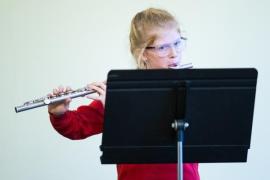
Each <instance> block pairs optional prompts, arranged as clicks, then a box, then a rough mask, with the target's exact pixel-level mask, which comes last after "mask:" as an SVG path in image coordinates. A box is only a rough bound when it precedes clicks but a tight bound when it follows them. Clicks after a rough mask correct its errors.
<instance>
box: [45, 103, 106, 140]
mask: <svg viewBox="0 0 270 180" xmlns="http://www.w3.org/2000/svg"><path fill="white" fill-rule="evenodd" d="M103 117H104V108H103V105H102V103H101V102H100V101H93V102H92V103H90V104H89V105H86V106H80V107H78V109H77V110H74V111H67V112H66V113H65V114H63V115H61V116H55V115H53V114H50V121H51V123H52V126H53V127H54V129H55V130H56V131H57V132H58V133H60V134H61V135H63V136H65V137H66V138H69V139H72V140H78V139H84V138H87V137H89V136H92V135H95V134H98V133H101V132H102V130H103Z"/></svg>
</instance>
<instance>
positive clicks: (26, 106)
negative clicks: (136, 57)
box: [15, 63, 193, 113]
mask: <svg viewBox="0 0 270 180" xmlns="http://www.w3.org/2000/svg"><path fill="white" fill-rule="evenodd" d="M192 67H193V65H192V63H188V64H183V65H180V66H176V67H173V68H171V69H190V68H192ZM92 93H95V91H94V90H89V89H88V88H86V87H83V88H80V89H76V90H70V91H67V92H63V93H60V94H58V95H53V96H44V97H41V98H38V99H35V100H32V101H27V102H25V103H23V105H21V106H16V107H15V111H16V113H18V112H22V111H26V110H30V109H34V108H38V107H42V106H46V105H50V104H53V103H57V102H61V101H63V100H65V99H68V98H71V99H73V98H77V97H83V96H86V95H88V94H92Z"/></svg>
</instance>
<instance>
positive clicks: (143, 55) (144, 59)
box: [142, 51, 147, 62]
mask: <svg viewBox="0 0 270 180" xmlns="http://www.w3.org/2000/svg"><path fill="white" fill-rule="evenodd" d="M146 56H147V55H146V52H145V51H144V52H143V54H142V60H143V61H144V62H146V61H147V57H146Z"/></svg>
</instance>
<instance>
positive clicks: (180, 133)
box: [172, 120, 189, 180]
mask: <svg viewBox="0 0 270 180" xmlns="http://www.w3.org/2000/svg"><path fill="white" fill-rule="evenodd" d="M188 126H189V124H188V123H187V122H184V121H182V120H175V122H174V123H172V128H173V129H174V130H176V131H177V179H178V180H183V141H184V130H185V129H186V128H187V127H188Z"/></svg>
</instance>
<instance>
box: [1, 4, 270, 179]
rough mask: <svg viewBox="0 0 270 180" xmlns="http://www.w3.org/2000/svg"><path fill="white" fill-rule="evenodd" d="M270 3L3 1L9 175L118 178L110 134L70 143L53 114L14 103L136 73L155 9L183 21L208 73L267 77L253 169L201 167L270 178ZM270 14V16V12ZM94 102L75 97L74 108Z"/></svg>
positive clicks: (4, 149) (210, 172)
mask: <svg viewBox="0 0 270 180" xmlns="http://www.w3.org/2000/svg"><path fill="white" fill-rule="evenodd" d="M269 5H270V3H269V1H268V0H260V1H255V0H226V1H225V0H224V1H216V0H200V1H196V0H189V1H184V0H179V1H173V0H172V1H166V2H165V1H161V0H159V1H152V0H148V1H147V0H136V1H125V0H122V1H120V0H114V1H101V0H92V1H90V0H88V1H87V0H76V1H75V0H46V1H41V0H35V1H34V0H23V1H22V0H0V80H1V81H0V83H1V90H0V91H1V119H0V122H1V125H0V179H3V180H29V179H40V180H41V179H44V180H45V179H50V180H59V179H66V180H73V179H116V168H115V166H114V165H105V166H104V165H101V164H100V161H99V157H100V154H101V153H100V151H99V145H100V140H101V136H100V135H98V136H94V137H91V138H88V139H86V140H82V141H70V140H68V139H66V138H64V137H62V136H61V135H59V134H57V133H56V132H55V131H54V129H53V128H52V127H51V125H50V123H49V120H48V114H47V113H46V112H47V109H46V108H39V109H35V110H32V111H27V112H23V113H19V114H16V113H15V112H14V106H17V105H21V104H22V103H23V102H25V101H27V100H31V99H35V98H38V97H40V96H41V95H46V94H47V93H48V92H50V91H51V89H52V88H54V87H56V86H58V85H60V84H62V85H70V86H72V87H73V88H79V87H82V86H84V85H85V84H86V83H89V82H93V81H101V80H104V79H105V78H106V74H107V72H108V70H110V69H125V68H134V63H133V59H132V57H131V55H130V53H129V46H128V45H129V44H128V33H129V25H130V21H131V18H132V17H133V15H134V14H135V13H136V12H138V11H140V10H142V9H145V8H148V7H160V8H165V9H167V10H169V11H170V12H172V13H173V14H175V15H176V17H177V18H178V19H179V21H180V22H181V25H182V27H183V29H184V30H185V34H186V35H187V37H188V48H187V51H186V62H192V63H193V64H194V65H195V67H198V68H202V67H203V68H205V67H207V68H215V67H256V68H257V69H258V71H259V78H258V85H257V88H258V89H257V94H256V106H255V113H254V123H253V125H254V126H253V133H252V142H251V149H250V151H249V156H248V162H247V163H234V164H232V163H227V164H201V165H200V174H201V179H202V180H206V179H207V180H215V179H219V180H227V179H246V180H248V179H260V180H263V179H269V178H267V175H266V173H267V171H268V170H269V168H268V167H269V166H268V162H269V161H270V157H269V152H268V151H267V150H268V149H269V148H270V144H269V140H268V139H267V138H268V137H269V135H270V133H269V131H268V127H269V125H270V123H269V120H268V119H269V113H267V112H269V106H268V104H269V94H268V93H269V90H270V89H269V82H268V81H267V79H268V78H269V77H270V71H269V65H270V63H269V60H270V55H269V42H270V35H269V33H270V24H269V22H270V21H269V16H270V13H269ZM267 10H268V11H267ZM82 103H83V104H85V103H88V100H74V101H73V103H72V108H75V107H77V106H78V105H79V104H82Z"/></svg>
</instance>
